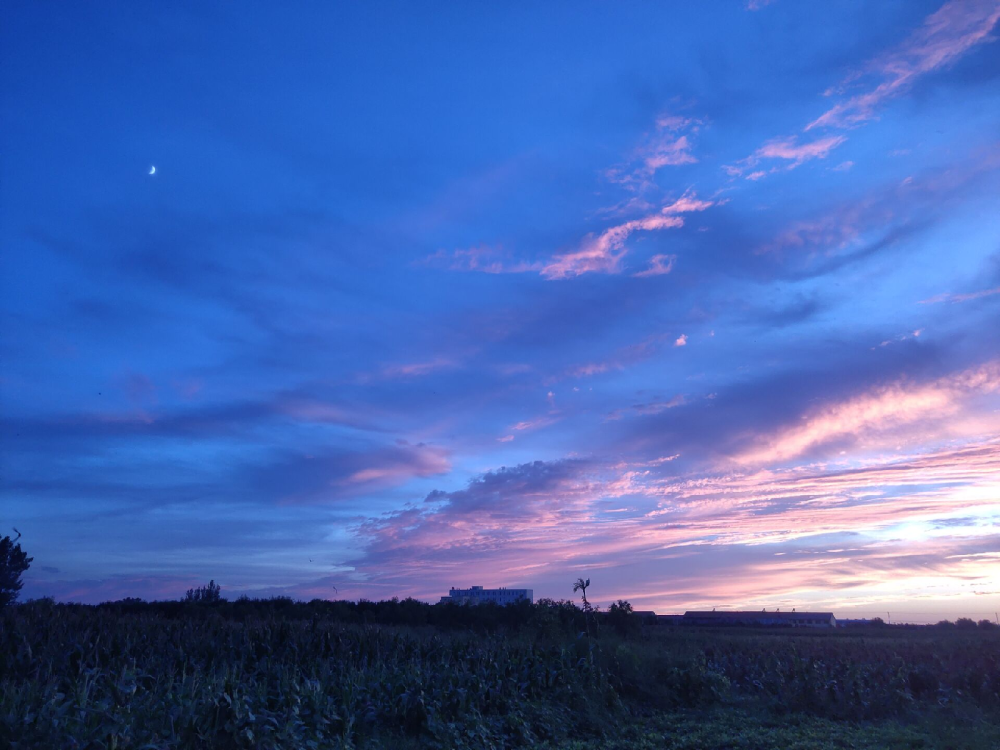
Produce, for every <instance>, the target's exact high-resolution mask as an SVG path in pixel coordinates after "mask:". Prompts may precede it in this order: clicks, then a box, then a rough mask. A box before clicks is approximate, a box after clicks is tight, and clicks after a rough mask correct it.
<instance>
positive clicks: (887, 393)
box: [736, 363, 1000, 465]
mask: <svg viewBox="0 0 1000 750" xmlns="http://www.w3.org/2000/svg"><path fill="white" fill-rule="evenodd" d="M998 391H1000V364H997V363H988V364H985V365H982V366H981V367H977V368H973V369H970V370H966V371H963V372H960V373H958V374H955V375H950V376H947V377H944V378H940V379H938V380H935V381H931V382H928V383H914V382H909V381H898V382H895V383H891V384H889V385H885V386H881V387H877V388H874V389H872V390H870V391H868V392H866V393H863V394H861V395H858V396H855V397H854V398H851V399H848V400H846V401H842V402H839V403H833V404H829V405H826V406H823V407H820V408H819V409H817V410H815V411H814V412H812V413H810V414H807V415H805V416H804V417H803V418H802V422H801V424H797V425H794V426H792V427H788V428H785V429H782V430H781V431H779V432H778V433H777V434H775V435H769V436H761V437H760V438H758V439H756V440H755V441H754V442H755V443H756V445H755V446H754V447H752V448H750V449H748V450H746V451H744V452H743V453H741V454H739V455H738V456H737V457H736V458H737V460H738V461H740V462H741V463H744V464H756V465H762V464H763V465H767V464H772V463H775V462H783V461H787V460H789V459H794V458H799V457H801V456H803V455H806V454H808V453H810V452H813V451H816V450H820V449H824V448H827V447H828V446H830V445H831V444H833V445H836V446H837V447H840V446H842V445H850V446H852V447H855V446H858V445H861V446H863V447H876V448H878V447H884V446H892V445H894V444H896V443H897V442H898V441H899V439H900V435H899V432H900V431H901V430H902V431H905V433H906V437H907V439H908V440H909V441H911V442H912V441H913V440H916V439H918V438H921V437H922V438H924V439H934V438H941V437H945V436H948V435H950V434H951V431H952V430H954V429H959V430H961V429H963V428H964V427H965V426H966V425H965V424H963V422H964V420H962V419H960V418H959V417H960V416H961V414H962V412H963V410H964V409H966V408H967V407H968V406H969V405H970V402H971V399H973V398H974V397H976V396H980V395H984V394H993V393H996V392H998ZM967 417H968V418H969V419H972V420H974V419H975V418H976V416H975V415H974V414H969V415H967ZM994 421H996V422H998V423H1000V417H997V418H996V420H994ZM828 452H829V449H828Z"/></svg>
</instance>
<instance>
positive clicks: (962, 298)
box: [920, 286, 1000, 305]
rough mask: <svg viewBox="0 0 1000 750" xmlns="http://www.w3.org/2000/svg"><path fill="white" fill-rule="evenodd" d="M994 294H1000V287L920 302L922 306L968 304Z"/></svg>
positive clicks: (942, 295) (946, 295)
mask: <svg viewBox="0 0 1000 750" xmlns="http://www.w3.org/2000/svg"><path fill="white" fill-rule="evenodd" d="M994 294H1000V286H998V287H995V288H993V289H983V290H981V291H978V292H969V293H967V294H948V293H945V294H938V295H935V296H933V297H930V298H928V299H924V300H920V304H921V305H933V304H936V303H938V302H952V303H954V302H968V301H970V300H974V299H982V298H983V297H992V296H993V295H994Z"/></svg>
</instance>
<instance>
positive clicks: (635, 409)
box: [605, 395, 687, 461]
mask: <svg viewBox="0 0 1000 750" xmlns="http://www.w3.org/2000/svg"><path fill="white" fill-rule="evenodd" d="M686 403H687V399H685V398H684V396H683V395H677V396H674V397H673V398H671V399H667V400H666V401H649V402H647V403H642V404H633V405H632V406H629V407H626V408H624V409H615V410H614V411H613V412H611V413H610V414H608V416H607V417H605V419H606V420H609V421H614V420H616V419H621V418H622V417H625V416H630V415H634V416H647V415H650V414H661V413H662V412H665V411H666V410H667V409H674V408H676V407H678V406H683V405H684V404H686ZM674 458H676V456H671V457H669V458H667V459H666V460H668V461H670V460H673V459H674Z"/></svg>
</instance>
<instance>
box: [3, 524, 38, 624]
mask: <svg viewBox="0 0 1000 750" xmlns="http://www.w3.org/2000/svg"><path fill="white" fill-rule="evenodd" d="M14 531H15V533H16V534H17V536H16V537H14V538H13V539H11V538H10V536H5V537H3V538H2V539H0V609H3V608H4V607H6V606H7V605H9V604H13V603H14V602H16V601H17V595H18V594H19V593H20V591H21V586H23V585H24V584H23V583H22V581H21V576H22V575H23V574H24V572H25V571H26V570H27V569H28V568H29V567H31V561H32V559H33V558H30V557H28V555H27V554H25V552H24V550H22V549H21V545H20V544H19V543H18V540H19V539H20V538H21V533H20V532H19V531H18V530H17V529H14Z"/></svg>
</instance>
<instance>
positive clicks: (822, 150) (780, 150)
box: [751, 135, 847, 169]
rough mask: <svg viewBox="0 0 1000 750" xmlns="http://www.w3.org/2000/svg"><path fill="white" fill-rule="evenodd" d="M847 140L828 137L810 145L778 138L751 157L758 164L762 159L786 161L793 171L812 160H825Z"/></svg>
mask: <svg viewBox="0 0 1000 750" xmlns="http://www.w3.org/2000/svg"><path fill="white" fill-rule="evenodd" d="M846 140H847V139H846V138H844V136H842V135H834V136H828V137H826V138H820V139H818V140H815V141H810V142H809V143H797V139H796V138H795V137H794V136H792V137H790V138H776V139H775V140H773V141H768V142H767V143H765V144H764V145H763V146H761V147H760V148H759V149H757V151H756V152H755V153H754V155H753V156H752V157H751V159H752V162H751V163H754V164H756V163H757V162H758V161H760V160H761V159H784V160H786V161H790V162H791V164H789V165H788V168H789V169H793V168H795V167H797V166H799V165H800V164H803V163H804V162H807V161H810V160H812V159H825V158H826V157H827V156H829V154H830V152H831V151H833V149H835V148H836V147H837V146H839V145H840V144H842V143H843V142H844V141H846Z"/></svg>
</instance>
